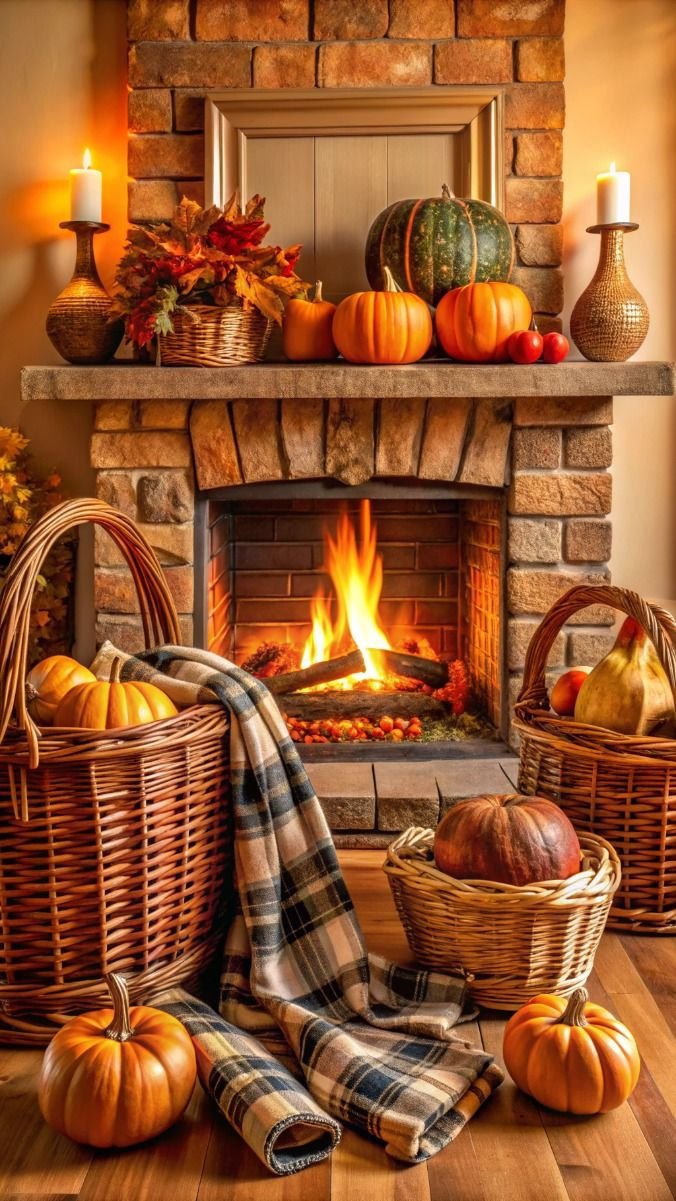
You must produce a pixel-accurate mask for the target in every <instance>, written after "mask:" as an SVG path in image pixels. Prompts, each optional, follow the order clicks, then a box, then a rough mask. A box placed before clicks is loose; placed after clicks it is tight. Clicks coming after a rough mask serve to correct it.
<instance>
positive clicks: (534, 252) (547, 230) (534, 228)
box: [516, 225, 563, 267]
mask: <svg viewBox="0 0 676 1201" xmlns="http://www.w3.org/2000/svg"><path fill="white" fill-rule="evenodd" d="M516 247H517V250H518V252H519V259H520V260H521V262H522V263H524V264H525V266H526V267H559V266H560V265H561V260H562V258H563V226H562V225H520V226H519V227H518V229H517V231H516Z"/></svg>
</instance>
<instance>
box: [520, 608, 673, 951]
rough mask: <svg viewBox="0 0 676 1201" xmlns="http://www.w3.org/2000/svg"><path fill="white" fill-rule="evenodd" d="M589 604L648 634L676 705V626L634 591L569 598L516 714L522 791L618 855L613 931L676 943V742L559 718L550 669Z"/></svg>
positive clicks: (544, 629) (540, 648)
mask: <svg viewBox="0 0 676 1201" xmlns="http://www.w3.org/2000/svg"><path fill="white" fill-rule="evenodd" d="M588 605H606V606H610V607H612V608H614V609H618V610H619V611H620V612H623V613H627V614H628V615H629V616H630V617H634V618H636V620H637V621H638V622H639V623H640V624H641V625H642V626H643V627H644V629H645V630H647V632H648V635H649V637H650V639H651V640H652V642H653V644H654V646H655V649H656V651H657V654H658V655H659V657H660V659H661V661H662V664H663V666H664V669H665V671H666V673H667V676H668V677H669V682H670V684H671V688H672V691H673V692H674V696H675V697H676V621H674V618H673V617H672V615H671V614H670V613H668V612H667V611H666V610H665V609H660V608H659V607H658V606H657V605H650V604H648V603H647V602H646V601H644V600H643V598H642V597H640V596H639V595H638V594H637V593H636V592H629V591H627V590H626V589H624V588H612V587H610V586H599V587H587V586H585V585H581V586H578V587H575V588H571V589H569V591H568V592H566V593H565V594H564V595H563V596H561V597H560V598H559V600H557V601H556V603H555V604H554V605H552V608H551V609H550V610H549V613H548V614H547V615H546V616H545V617H544V618H543V620H542V622H541V623H540V625H539V626H538V628H537V630H536V631H535V633H534V635H533V637H532V640H531V643H530V646H529V648H528V653H527V655H526V665H525V668H524V676H523V687H522V689H521V693H520V695H519V699H518V702H517V705H516V710H515V713H516V720H515V722H514V725H515V728H516V730H517V731H518V733H519V737H520V744H521V746H520V757H521V758H520V766H519V789H520V791H522V792H526V793H530V794H533V793H534V794H537V795H538V796H544V797H549V798H550V800H553V801H556V803H557V805H560V806H561V808H562V809H563V810H564V811H565V813H566V814H567V815H568V817H569V818H570V820H571V821H572V823H573V825H574V826H575V829H576V830H577V831H578V833H579V832H580V830H589V831H592V832H593V833H596V834H600V835H601V837H602V838H606V839H607V840H608V841H609V842H611V843H612V845H613V846H614V847H615V849H616V851H617V853H618V855H619V857H620V862H621V864H622V883H621V885H620V887H619V889H618V891H617V895H616V896H615V898H614V901H613V906H612V909H611V911H610V917H609V918H608V926H609V928H610V929H614V930H623V931H635V932H638V933H641V932H642V933H645V934H676V739H673V738H655V737H651V736H648V735H644V736H641V737H639V736H636V735H633V734H618V733H615V732H614V731H613V730H605V729H601V728H600V727H599V726H589V725H585V724H583V723H582V722H576V721H573V720H572V718H569V717H558V716H557V714H555V713H554V712H552V710H551V709H550V708H549V697H548V694H547V687H546V683H545V669H546V663H547V657H548V655H549V651H550V649H551V647H552V645H553V643H554V640H555V638H556V636H557V634H558V633H559V630H560V629H561V627H562V626H563V625H564V624H565V623H566V622H567V621H569V620H570V618H571V617H572V616H573V614H575V613H577V612H578V611H579V610H580V609H585V608H586V607H587V606H588Z"/></svg>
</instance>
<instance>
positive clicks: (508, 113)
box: [505, 83, 566, 129]
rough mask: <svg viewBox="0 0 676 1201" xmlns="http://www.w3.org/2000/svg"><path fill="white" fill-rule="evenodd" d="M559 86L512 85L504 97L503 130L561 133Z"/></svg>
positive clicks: (562, 115)
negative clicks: (535, 130)
mask: <svg viewBox="0 0 676 1201" xmlns="http://www.w3.org/2000/svg"><path fill="white" fill-rule="evenodd" d="M565 117H566V104H565V97H564V91H563V84H562V83H515V84H512V87H511V88H510V89H509V91H508V92H507V95H506V96H505V128H506V129H563V127H564V124H565Z"/></svg>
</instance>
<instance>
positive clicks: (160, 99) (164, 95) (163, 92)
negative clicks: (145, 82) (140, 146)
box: [128, 88, 172, 133]
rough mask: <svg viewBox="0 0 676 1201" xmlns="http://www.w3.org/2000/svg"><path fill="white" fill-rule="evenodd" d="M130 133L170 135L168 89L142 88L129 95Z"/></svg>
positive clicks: (169, 97) (169, 96)
mask: <svg viewBox="0 0 676 1201" xmlns="http://www.w3.org/2000/svg"><path fill="white" fill-rule="evenodd" d="M128 109H129V132H130V133H169V131H170V130H171V123H172V111H171V92H170V91H169V89H168V88H141V89H140V90H138V89H137V91H135V92H130V93H129V99H128Z"/></svg>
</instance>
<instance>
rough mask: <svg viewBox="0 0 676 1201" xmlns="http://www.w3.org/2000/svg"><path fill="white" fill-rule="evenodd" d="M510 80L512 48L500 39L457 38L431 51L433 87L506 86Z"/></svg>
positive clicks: (508, 43)
mask: <svg viewBox="0 0 676 1201" xmlns="http://www.w3.org/2000/svg"><path fill="white" fill-rule="evenodd" d="M418 8H420V6H419V5H418ZM511 78H512V46H511V42H508V41H506V40H504V39H502V38H476V39H474V38H472V39H470V40H468V41H463V40H462V39H461V38H458V39H455V40H453V41H450V42H440V43H439V44H438V45H437V46H435V48H434V82H435V83H461V84H468V83H509V82H510V81H511Z"/></svg>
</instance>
